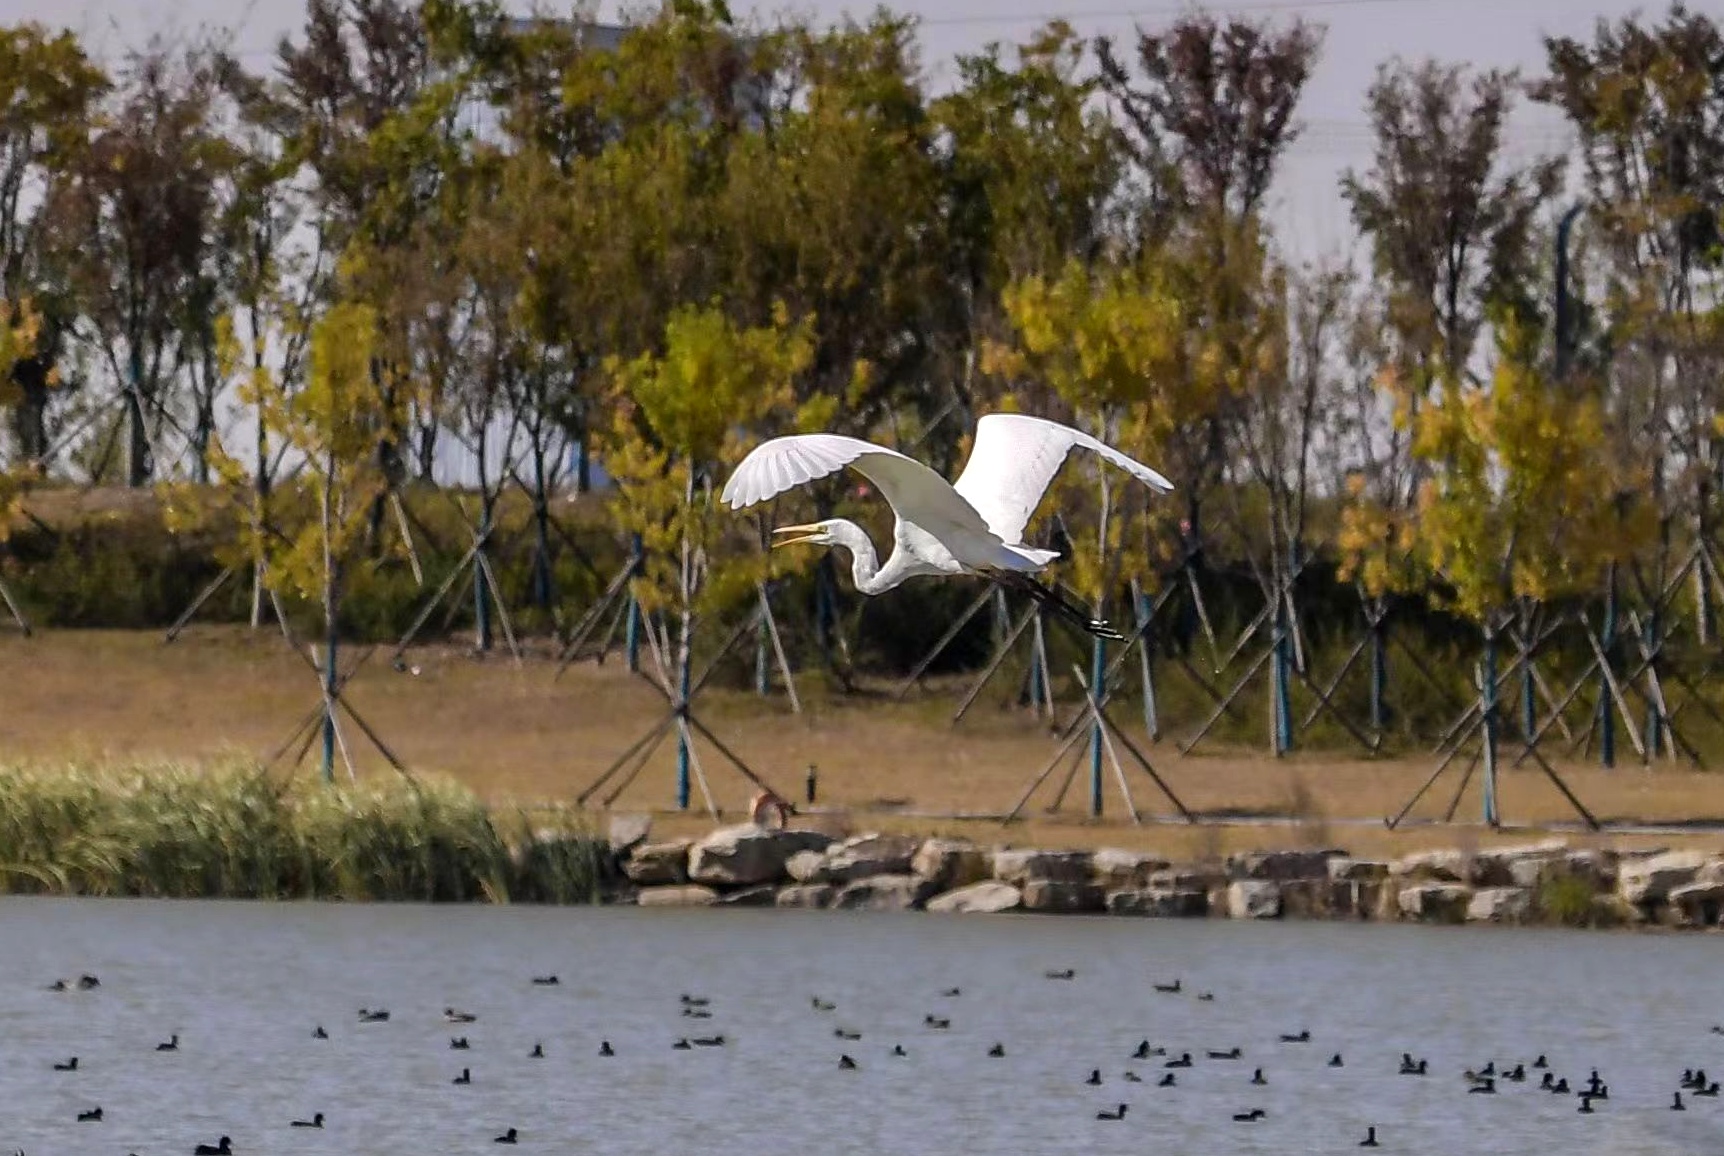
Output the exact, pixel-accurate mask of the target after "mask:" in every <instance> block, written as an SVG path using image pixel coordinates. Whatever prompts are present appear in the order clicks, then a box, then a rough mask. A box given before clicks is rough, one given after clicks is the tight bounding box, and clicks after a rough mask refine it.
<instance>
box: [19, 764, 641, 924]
mask: <svg viewBox="0 0 1724 1156" xmlns="http://www.w3.org/2000/svg"><path fill="white" fill-rule="evenodd" d="M606 860H607V853H606V848H605V845H604V843H603V842H602V841H601V840H597V839H594V838H592V837H590V835H589V834H588V833H587V832H586V830H585V829H584V828H583V827H582V826H580V825H579V824H568V823H561V824H556V825H553V826H550V827H547V826H545V825H544V823H543V822H542V821H530V820H529V817H528V816H527V815H526V814H525V813H523V812H520V811H513V812H511V811H509V810H506V809H503V808H488V807H487V806H485V805H484V804H483V803H482V802H481V801H480V800H479V798H478V797H477V796H476V795H474V794H473V793H472V792H471V791H469V790H468V789H466V788H465V787H462V786H460V785H458V784H456V783H454V782H452V781H449V780H446V779H439V778H429V779H415V780H409V779H406V778H402V777H393V778H384V777H381V776H379V777H376V778H373V779H370V780H368V781H366V782H363V783H361V784H359V785H357V786H343V787H340V788H334V789H332V788H327V787H325V786H323V785H322V784H321V783H317V782H315V781H312V780H310V779H307V778H306V777H304V776H299V777H295V778H294V779H291V780H289V781H287V782H285V783H283V782H280V781H273V780H271V779H270V778H268V777H266V776H264V775H262V774H260V773H259V769H258V768H257V767H256V766H255V765H252V764H249V763H245V762H240V761H228V762H223V763H216V764H212V765H191V764H185V763H165V762H163V763H118V762H116V763H82V764H60V765H52V764H24V765H12V766H4V767H0V889H3V890H5V891H6V892H9V893H13V894H44V893H46V894H60V895H136V896H155V897H167V898H222V899H371V900H409V901H431V902H460V901H473V900H484V901H490V902H507V901H509V900H527V901H537V902H551V903H581V902H591V901H592V900H594V899H595V898H596V897H597V895H598V891H599V887H600V883H601V876H602V872H603V871H604V870H605V867H606Z"/></svg>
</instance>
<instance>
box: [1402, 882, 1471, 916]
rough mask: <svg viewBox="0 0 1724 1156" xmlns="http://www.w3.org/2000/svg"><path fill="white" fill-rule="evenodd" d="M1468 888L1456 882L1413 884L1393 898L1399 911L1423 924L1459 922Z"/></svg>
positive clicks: (1464, 908) (1465, 905)
mask: <svg viewBox="0 0 1724 1156" xmlns="http://www.w3.org/2000/svg"><path fill="white" fill-rule="evenodd" d="M1471 898H1472V889H1471V888H1469V887H1467V886H1465V885H1464V884H1460V883H1415V884H1412V885H1411V886H1408V887H1403V888H1402V889H1401V893H1400V895H1399V896H1397V897H1396V904H1397V906H1398V907H1399V908H1400V911H1401V914H1402V915H1404V916H1406V917H1407V918H1409V919H1417V920H1421V921H1423V922H1426V923H1459V922H1461V920H1463V919H1465V918H1466V914H1467V903H1468V901H1469V900H1470V899H1471Z"/></svg>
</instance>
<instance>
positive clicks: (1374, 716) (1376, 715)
mask: <svg viewBox="0 0 1724 1156" xmlns="http://www.w3.org/2000/svg"><path fill="white" fill-rule="evenodd" d="M1388 685H1389V645H1388V639H1387V638H1386V637H1385V633H1384V630H1383V619H1382V617H1381V616H1380V615H1379V616H1378V617H1377V618H1376V619H1375V620H1374V621H1373V622H1372V623H1371V730H1372V731H1373V732H1375V733H1377V734H1382V733H1383V724H1384V721H1385V718H1384V716H1385V714H1386V712H1385V710H1384V709H1383V692H1384V691H1385V690H1386V689H1388Z"/></svg>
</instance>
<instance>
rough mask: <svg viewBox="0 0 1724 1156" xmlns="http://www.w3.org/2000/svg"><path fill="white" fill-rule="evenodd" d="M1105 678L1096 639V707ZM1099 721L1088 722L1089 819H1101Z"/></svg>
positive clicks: (1101, 646) (1102, 649)
mask: <svg viewBox="0 0 1724 1156" xmlns="http://www.w3.org/2000/svg"><path fill="white" fill-rule="evenodd" d="M1096 617H1097V618H1100V617H1101V607H1100V606H1099V605H1098V606H1097V607H1096ZM1106 678H1107V643H1106V641H1104V640H1103V639H1100V638H1097V639H1095V640H1094V643H1093V645H1091V647H1090V656H1089V693H1090V696H1091V697H1092V698H1094V699H1095V701H1096V703H1097V705H1098V707H1099V705H1100V703H1101V693H1102V686H1101V684H1102V682H1103V680H1105V679H1106ZM1101 737H1102V736H1101V719H1100V717H1099V716H1098V717H1096V718H1093V719H1091V720H1090V732H1089V813H1090V818H1092V819H1099V818H1101V806H1102V797H1101Z"/></svg>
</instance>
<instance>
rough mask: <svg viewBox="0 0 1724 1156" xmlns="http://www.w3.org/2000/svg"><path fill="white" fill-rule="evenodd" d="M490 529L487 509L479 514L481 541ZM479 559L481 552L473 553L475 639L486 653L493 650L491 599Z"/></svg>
mask: <svg viewBox="0 0 1724 1156" xmlns="http://www.w3.org/2000/svg"><path fill="white" fill-rule="evenodd" d="M490 529H491V511H490V510H485V511H483V512H482V513H481V514H480V516H479V541H481V542H484V541H487V540H488V537H489V533H490ZM479 559H480V555H479V554H474V555H473V635H474V638H473V641H474V644H475V646H476V647H477V648H478V650H479V653H481V654H486V653H489V652H490V650H491V599H490V590H489V589H488V588H487V586H486V582H485V567H484V565H483V564H482V563H481V562H480V560H479Z"/></svg>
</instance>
